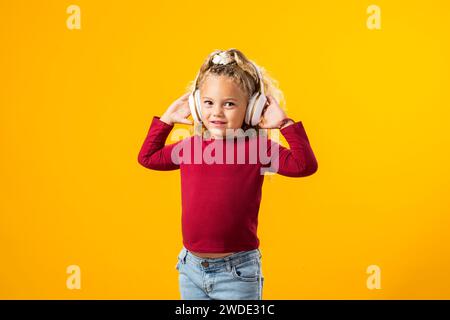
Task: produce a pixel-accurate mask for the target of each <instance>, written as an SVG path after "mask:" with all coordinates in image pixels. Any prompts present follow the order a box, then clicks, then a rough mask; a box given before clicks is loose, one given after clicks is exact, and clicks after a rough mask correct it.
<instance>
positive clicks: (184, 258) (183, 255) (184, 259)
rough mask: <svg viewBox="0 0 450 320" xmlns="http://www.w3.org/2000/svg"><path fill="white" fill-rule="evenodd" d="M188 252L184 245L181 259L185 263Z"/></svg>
mask: <svg viewBox="0 0 450 320" xmlns="http://www.w3.org/2000/svg"><path fill="white" fill-rule="evenodd" d="M187 254H188V250H187V249H186V247H184V246H183V252H182V254H181V261H182V262H183V264H186V256H187Z"/></svg>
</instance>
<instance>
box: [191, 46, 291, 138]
mask: <svg viewBox="0 0 450 320" xmlns="http://www.w3.org/2000/svg"><path fill="white" fill-rule="evenodd" d="M216 55H220V56H223V57H228V58H229V61H231V62H229V61H227V63H226V64H220V63H217V62H216V61H213V60H214V59H215V57H216ZM216 58H217V57H216ZM252 63H253V64H254V65H256V66H257V67H258V68H259V70H260V73H261V76H262V78H263V83H264V90H265V93H266V95H271V96H273V97H274V98H275V99H276V100H277V102H278V104H279V105H280V107H281V108H282V109H283V110H285V111H286V100H285V98H284V94H283V92H282V91H281V90H280V88H279V85H278V81H277V80H275V79H273V78H272V77H271V76H270V75H269V73H268V72H267V70H266V69H265V68H264V67H261V66H259V65H258V64H256V63H255V62H254V61H253V60H249V59H248V58H247V57H246V56H245V55H244V54H243V53H242V52H241V51H239V50H237V49H234V48H231V49H228V50H214V51H213V52H211V53H210V54H209V55H208V57H207V58H206V59H205V61H204V62H203V64H202V66H201V67H200V70H199V73H198V84H197V88H198V87H200V86H201V85H202V83H203V81H204V80H205V79H206V77H207V76H208V75H209V74H214V75H225V76H228V77H230V78H232V79H233V80H234V81H235V83H236V84H238V85H239V86H240V87H241V89H242V90H243V91H244V92H245V93H246V94H247V95H248V99H250V98H251V96H252V95H253V94H254V93H255V92H257V91H258V88H259V80H258V74H257V73H256V70H255V68H254V67H253V65H252ZM197 88H196V87H195V79H194V80H191V81H190V82H189V84H188V86H187V87H186V90H187V92H193V91H194V90H195V89H197ZM250 128H253V129H255V130H256V132H259V130H260V127H259V125H256V126H251V125H248V124H246V123H245V122H244V123H243V125H242V129H243V130H247V129H250ZM205 129H206V127H205V126H204V125H202V131H203V130H205Z"/></svg>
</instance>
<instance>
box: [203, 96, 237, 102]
mask: <svg viewBox="0 0 450 320" xmlns="http://www.w3.org/2000/svg"><path fill="white" fill-rule="evenodd" d="M203 99H211V100H214V99H212V98H210V97H203ZM224 100H234V101H237V99H235V98H232V97H228V98H225V99H224Z"/></svg>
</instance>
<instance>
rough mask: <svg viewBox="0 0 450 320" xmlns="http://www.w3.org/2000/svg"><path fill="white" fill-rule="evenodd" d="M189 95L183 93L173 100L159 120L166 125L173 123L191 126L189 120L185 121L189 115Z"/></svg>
mask: <svg viewBox="0 0 450 320" xmlns="http://www.w3.org/2000/svg"><path fill="white" fill-rule="evenodd" d="M189 94H190V93H185V94H183V95H182V96H181V97H180V98H178V99H177V100H175V101H174V102H173V103H172V104H171V105H170V106H169V108H167V110H166V112H164V114H163V115H162V116H161V117H160V120H161V121H163V122H165V123H167V124H168V125H174V124H175V123H182V124H193V123H192V121H191V120H189V119H186V118H187V117H189V115H190V114H191V110H190V108H189Z"/></svg>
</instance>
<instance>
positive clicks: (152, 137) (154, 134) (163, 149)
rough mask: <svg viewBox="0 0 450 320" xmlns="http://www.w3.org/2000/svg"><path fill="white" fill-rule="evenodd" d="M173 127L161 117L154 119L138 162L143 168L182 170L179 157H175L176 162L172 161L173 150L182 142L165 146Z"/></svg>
mask: <svg viewBox="0 0 450 320" xmlns="http://www.w3.org/2000/svg"><path fill="white" fill-rule="evenodd" d="M173 127H174V126H173V125H170V124H167V123H165V122H164V121H161V120H160V117H158V116H154V117H153V120H152V123H151V125H150V128H149V130H148V133H147V136H146V138H145V140H144V143H143V144H142V147H141V150H140V151H139V155H138V162H139V163H140V164H141V165H142V166H144V167H146V168H148V169H153V170H160V171H167V170H176V169H179V168H180V165H179V163H180V161H179V156H178V155H174V156H175V157H176V158H175V160H176V161H175V162H174V161H172V149H173V148H174V147H175V146H176V145H177V144H178V143H180V142H181V141H182V140H180V141H177V142H175V143H172V144H169V145H165V142H166V139H167V137H168V135H169V133H170V131H171V130H172V128H173Z"/></svg>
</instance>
